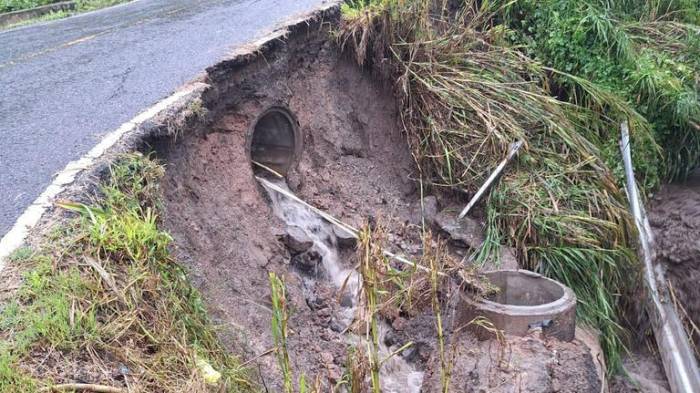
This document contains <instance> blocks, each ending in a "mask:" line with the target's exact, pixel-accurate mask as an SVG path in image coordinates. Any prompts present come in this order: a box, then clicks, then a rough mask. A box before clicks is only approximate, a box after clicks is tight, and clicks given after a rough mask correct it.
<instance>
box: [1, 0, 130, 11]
mask: <svg viewBox="0 0 700 393" xmlns="http://www.w3.org/2000/svg"><path fill="white" fill-rule="evenodd" d="M62 1H65V0H0V12H12V11H19V10H26V9H30V8H36V7H40V6H42V5H48V4H53V3H60V2H62ZM126 1H129V0H76V1H75V3H76V7H75V12H85V11H92V10H96V9H99V8H104V7H109V6H112V5H115V4H119V3H124V2H126ZM66 14H69V13H68V12H66Z"/></svg>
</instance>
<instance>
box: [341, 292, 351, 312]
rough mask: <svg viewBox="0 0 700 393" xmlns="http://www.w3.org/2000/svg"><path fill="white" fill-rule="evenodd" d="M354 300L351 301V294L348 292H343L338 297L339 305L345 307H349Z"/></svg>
mask: <svg viewBox="0 0 700 393" xmlns="http://www.w3.org/2000/svg"><path fill="white" fill-rule="evenodd" d="M354 303H355V302H354V301H353V296H352V294H351V293H350V292H345V293H344V294H343V296H342V297H341V298H340V306H341V307H345V308H350V307H352V306H353V304H354Z"/></svg>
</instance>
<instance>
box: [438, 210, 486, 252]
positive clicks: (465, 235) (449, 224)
mask: <svg viewBox="0 0 700 393" xmlns="http://www.w3.org/2000/svg"><path fill="white" fill-rule="evenodd" d="M434 222H435V224H436V225H437V226H438V227H440V229H442V230H443V231H445V232H446V233H447V234H448V235H450V237H451V238H452V239H453V240H456V241H459V242H462V243H464V244H465V245H467V246H469V247H470V248H478V247H479V246H481V243H483V242H484V232H483V229H482V228H481V224H479V222H478V221H476V220H474V219H472V218H469V217H464V218H462V219H459V220H458V219H457V214H456V213H455V212H454V210H452V209H449V210H447V209H446V210H443V211H441V212H440V213H438V214H437V215H436V216H435V219H434Z"/></svg>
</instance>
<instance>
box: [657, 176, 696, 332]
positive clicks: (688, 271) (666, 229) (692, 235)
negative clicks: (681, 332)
mask: <svg viewBox="0 0 700 393" xmlns="http://www.w3.org/2000/svg"><path fill="white" fill-rule="evenodd" d="M649 223H650V225H651V227H652V231H653V233H654V241H655V245H654V248H655V251H656V261H657V262H658V263H660V264H661V265H662V266H664V268H665V270H666V279H667V280H669V282H670V287H671V288H672V289H673V291H672V292H673V294H674V295H675V298H676V299H677V301H678V302H677V303H678V304H679V305H680V306H682V308H679V309H678V311H679V316H681V317H682V318H683V317H687V318H688V319H689V322H692V323H693V324H695V326H700V285H698V283H700V171H696V172H694V173H693V174H692V175H691V176H690V177H689V178H688V180H687V181H685V182H683V183H678V184H669V185H666V186H664V187H663V188H662V189H661V191H659V192H658V193H657V194H656V195H654V197H653V200H652V202H651V208H650V211H649ZM672 300H673V299H672ZM693 338H694V342H696V343H697V342H698V340H699V339H700V336H699V335H698V334H697V331H695V333H694V335H693Z"/></svg>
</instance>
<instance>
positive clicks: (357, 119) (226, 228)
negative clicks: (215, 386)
mask: <svg viewBox="0 0 700 393" xmlns="http://www.w3.org/2000/svg"><path fill="white" fill-rule="evenodd" d="M328 37H329V31H328V25H327V24H324V23H313V24H311V25H309V26H302V27H298V28H297V29H295V31H294V33H293V34H292V35H291V37H290V38H289V39H288V40H287V41H286V42H284V43H280V42H276V43H273V44H271V46H270V47H268V49H267V50H265V51H264V53H263V54H262V55H260V56H256V57H252V58H250V59H247V60H245V61H241V60H236V61H232V62H228V63H226V62H225V63H222V64H221V65H219V66H217V67H215V68H213V69H210V70H209V74H208V75H209V80H208V81H207V82H208V83H210V85H211V86H212V88H211V89H210V90H209V91H208V92H206V93H205V95H204V97H205V100H204V106H205V107H206V108H207V109H208V110H209V111H210V115H211V119H213V120H212V121H211V122H210V123H209V124H206V125H204V126H200V127H199V128H198V131H196V132H186V133H184V136H181V137H179V138H177V139H175V140H171V139H158V140H154V141H152V144H153V145H154V147H155V148H156V151H157V153H158V156H159V157H160V158H161V159H163V160H164V161H165V162H166V163H167V173H166V177H165V180H164V184H163V190H164V197H165V198H164V199H165V206H164V207H165V209H164V210H165V214H164V220H165V224H166V227H167V229H168V230H169V231H170V233H171V234H172V235H173V237H174V238H175V241H176V244H177V250H176V252H177V255H178V256H179V258H180V259H181V260H183V261H184V262H185V263H186V264H187V265H188V267H189V268H190V269H191V274H190V275H191V277H192V279H193V280H194V283H195V285H196V286H197V287H198V288H199V289H201V290H202V292H203V293H204V295H205V297H206V299H207V301H208V304H207V306H208V308H209V309H210V312H211V314H212V315H213V316H214V317H215V318H216V321H217V322H218V323H220V324H221V325H222V327H223V329H222V332H221V336H222V338H223V339H224V341H225V343H226V345H227V346H228V347H229V348H230V349H231V350H232V351H235V352H239V353H240V352H243V353H244V357H245V359H244V360H247V359H253V358H255V360H254V361H251V363H250V365H251V367H253V368H257V369H259V371H260V382H261V384H264V385H265V386H266V387H267V388H269V389H270V390H271V391H278V390H279V388H280V386H279V382H280V375H279V372H278V371H277V370H278V367H277V366H276V364H275V360H274V357H273V356H260V357H258V356H259V355H261V354H264V353H266V352H268V351H269V350H270V348H272V347H273V346H274V344H273V340H272V337H271V334H270V329H271V326H270V319H271V315H270V290H269V285H268V272H275V273H277V274H279V275H280V276H282V277H284V279H285V281H286V284H287V290H288V298H289V302H290V308H291V311H292V315H291V319H290V321H289V329H290V332H291V334H290V342H289V348H290V358H291V360H292V363H293V364H292V367H293V371H294V374H295V375H300V374H301V373H302V372H303V373H304V374H305V375H306V376H307V377H308V378H309V379H313V378H315V377H316V376H320V378H321V379H322V381H323V383H324V384H335V383H337V382H338V380H339V379H340V378H341V376H342V367H343V366H344V364H345V361H346V358H347V353H346V350H347V347H348V342H347V341H348V340H347V337H346V336H345V335H344V334H343V333H344V332H343V331H342V329H339V328H338V325H337V323H335V322H336V319H335V314H336V312H337V310H338V307H339V302H341V301H342V300H341V299H338V296H336V290H335V288H333V287H332V286H331V285H330V284H323V283H322V282H320V281H316V282H313V283H310V282H309V280H307V279H306V278H305V277H304V275H303V274H302V273H300V272H299V269H295V268H294V267H293V263H292V261H291V259H292V255H291V253H290V250H288V249H287V248H286V247H285V246H284V245H283V242H281V241H280V239H282V238H283V237H284V234H285V226H284V224H283V223H282V222H281V221H280V220H279V219H277V218H276V217H275V216H274V214H273V212H272V210H271V208H270V206H269V204H268V202H267V200H266V193H265V191H264V190H263V189H262V188H261V187H260V186H259V184H258V183H257V182H256V180H255V178H254V173H253V168H252V167H251V164H250V162H249V157H248V152H247V150H246V146H247V145H248V143H249V142H250V138H251V131H252V128H253V127H254V123H255V121H256V119H257V118H258V116H259V115H260V114H261V113H263V112H264V111H265V110H266V109H267V108H269V107H271V106H281V107H284V108H288V110H289V112H290V113H291V114H292V115H293V116H294V117H295V121H296V122H297V125H298V127H299V130H300V131H301V135H302V138H303V150H302V153H301V155H300V157H298V160H297V162H295V165H294V166H293V167H292V168H291V170H290V172H289V175H288V184H289V187H290V189H291V190H292V191H293V192H294V193H295V194H297V195H299V196H300V197H301V198H302V199H304V200H306V201H307V202H309V203H311V204H312V205H314V206H317V207H319V208H321V209H323V210H326V211H328V212H329V213H331V214H332V215H334V216H336V217H338V218H340V219H341V220H343V221H345V222H347V223H349V224H351V225H354V226H359V225H360V224H361V223H362V222H363V221H365V220H367V219H370V218H372V219H374V218H380V219H381V220H382V222H383V223H384V224H385V225H386V226H387V227H388V231H389V235H388V238H389V241H390V242H391V243H392V247H393V248H394V251H397V252H402V253H405V254H408V255H411V254H416V253H417V252H418V251H419V250H420V239H419V236H420V222H421V215H420V211H421V208H420V206H421V203H420V193H419V190H418V187H417V182H416V181H415V179H416V168H415V164H414V162H413V159H412V157H411V155H410V152H409V149H408V147H407V144H406V142H405V139H404V137H403V135H402V134H401V132H400V127H399V124H398V116H397V109H396V104H395V100H394V97H393V96H392V94H391V88H390V87H388V86H382V85H381V84H379V83H378V82H376V81H375V80H373V79H372V77H371V76H369V75H368V74H367V73H365V72H363V70H361V69H360V68H358V67H357V66H356V65H355V64H354V63H353V62H352V61H351V60H350V59H347V58H345V57H344V56H342V55H341V53H339V51H338V48H337V46H336V45H335V43H333V42H332V41H329V39H328ZM436 197H437V198H433V199H431V201H432V202H433V206H432V207H431V209H432V210H433V213H434V212H435V211H436V210H437V208H438V207H447V205H450V204H452V202H453V201H452V198H453V197H452V196H449V195H448V196H441V195H436ZM341 257H342V259H343V263H344V264H345V265H346V266H348V267H350V266H353V264H354V259H353V258H354V256H353V252H352V250H349V249H346V250H345V251H344V252H343V253H342V254H341ZM388 322H389V325H391V326H392V328H393V332H392V335H393V337H394V338H397V339H400V340H408V339H410V340H412V341H414V342H415V343H416V344H415V346H414V348H415V349H414V350H412V351H410V353H404V354H402V355H400V356H406V357H407V358H410V361H411V362H413V363H416V364H418V365H419V368H421V369H426V370H427V371H428V372H427V374H426V379H425V383H424V391H433V390H435V391H437V390H436V389H437V385H435V384H434V383H433V382H434V381H435V379H434V378H436V377H437V378H438V380H439V372H437V373H436V371H435V370H436V368H435V367H436V366H435V365H436V364H439V363H436V357H437V353H436V351H435V336H436V335H435V332H434V321H433V319H432V316H431V315H430V311H429V310H428V311H427V313H426V314H420V315H417V316H411V315H402V316H395V317H394V319H393V320H389V321H388ZM465 335H468V333H466V332H465V333H462V334H461V335H460V336H459V337H455V338H454V343H455V344H454V345H452V346H451V348H454V351H456V354H455V359H457V360H458V362H457V363H456V365H455V367H456V369H458V370H459V372H457V373H455V374H454V375H455V378H458V380H456V382H455V384H454V385H453V386H454V389H455V391H461V389H462V387H463V386H464V385H465V384H469V381H470V380H473V378H477V380H480V381H482V382H479V383H473V386H474V387H475V389H477V390H476V391H478V389H487V390H488V391H503V392H506V391H511V390H509V389H510V388H512V387H514V386H519V387H520V388H522V389H523V391H543V392H546V391H570V392H573V391H591V392H593V391H598V390H599V384H598V380H597V378H589V377H590V373H589V371H590V372H593V371H592V370H593V369H594V367H595V366H594V365H593V360H592V359H591V357H590V355H588V351H587V350H583V349H581V348H582V344H580V343H578V342H576V343H572V344H566V343H560V342H558V341H556V340H540V339H539V338H536V337H535V338H532V339H531V340H521V339H513V340H510V339H509V340H508V342H507V343H506V346H505V348H506V349H504V350H506V351H510V352H509V353H515V354H519V355H518V357H517V359H518V361H517V362H515V363H513V362H510V360H508V358H506V360H505V361H506V363H507V364H508V365H509V366H507V367H501V366H498V365H492V364H491V363H489V362H486V361H485V360H484V359H486V358H490V357H493V356H492V354H491V351H492V347H493V346H492V344H488V342H486V343H482V344H479V345H476V344H474V345H471V344H469V343H472V341H473V338H471V337H466V336H465ZM533 340H534V341H533ZM533 343H534V344H533ZM571 348H574V350H571ZM576 348H578V349H576ZM564 354H577V355H576V356H574V357H573V359H569V358H567V359H564V357H566V355H564ZM586 355H588V357H586ZM460 359H461V360H460ZM474 362H476V363H478V364H481V366H479V367H477V366H475V365H474ZM509 362H510V363H509ZM492 366H493V367H492ZM494 367H495V368H494ZM528 369H538V370H545V371H544V372H542V373H539V374H537V378H530V379H527V378H525V379H523V378H524V377H523V376H525V375H528V373H529V372H528V371H527V370H528ZM465 370H466V371H468V372H467V374H468V375H467V374H465V372H466V371H465ZM469 370H471V371H469ZM566 370H578V372H577V375H581V376H583V377H582V378H583V379H581V378H578V379H576V378H568V377H566V376H565V374H566ZM506 374H507V375H509V376H507V377H505V376H504V375H506ZM530 374H531V373H530ZM512 376H517V378H520V379H517V380H513V379H512V378H511V377H512ZM465 378H471V379H469V380H467V379H465ZM504 379H508V380H509V381H510V382H509V383H508V384H503V383H501V382H500V381H503V380H504ZM543 381H545V382H543ZM582 381H583V382H582Z"/></svg>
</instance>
